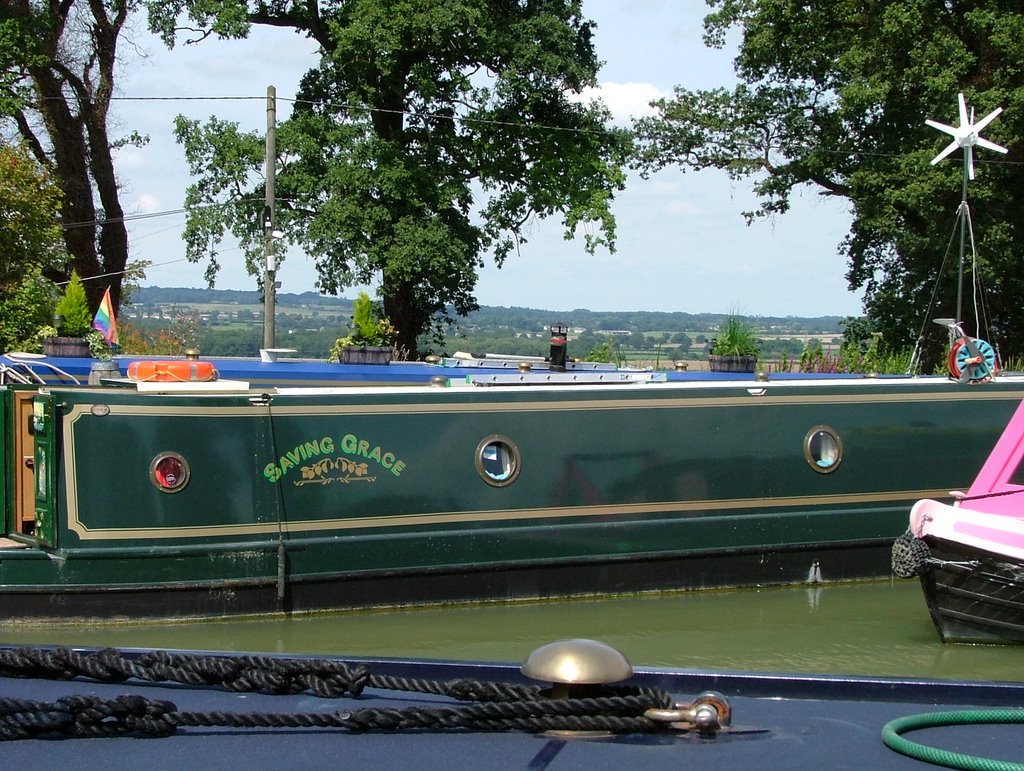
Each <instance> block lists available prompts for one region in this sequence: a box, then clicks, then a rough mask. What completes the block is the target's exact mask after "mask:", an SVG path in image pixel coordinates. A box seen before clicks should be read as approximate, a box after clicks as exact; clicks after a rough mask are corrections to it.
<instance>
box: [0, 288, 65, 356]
mask: <svg viewBox="0 0 1024 771" xmlns="http://www.w3.org/2000/svg"><path fill="white" fill-rule="evenodd" d="M58 295H59V291H58V290H57V287H56V286H55V285H54V284H53V283H51V282H50V281H47V280H46V279H45V278H43V277H42V276H41V275H39V273H38V272H36V273H34V274H29V275H27V276H25V278H24V279H23V280H22V281H21V283H20V284H18V285H17V286H15V287H14V289H13V290H12V291H9V292H6V293H5V294H4V295H3V297H2V299H0V352H4V351H28V352H30V353H36V352H38V351H40V350H41V349H42V340H43V337H44V336H41V335H40V332H41V331H42V330H43V328H44V327H47V325H49V324H50V323H51V320H52V318H53V306H54V305H55V304H56V302H57V297H58ZM48 329H51V330H52V332H51V333H50V334H49V335H46V336H49V337H52V336H53V335H55V334H57V331H56V330H53V329H52V327H48Z"/></svg>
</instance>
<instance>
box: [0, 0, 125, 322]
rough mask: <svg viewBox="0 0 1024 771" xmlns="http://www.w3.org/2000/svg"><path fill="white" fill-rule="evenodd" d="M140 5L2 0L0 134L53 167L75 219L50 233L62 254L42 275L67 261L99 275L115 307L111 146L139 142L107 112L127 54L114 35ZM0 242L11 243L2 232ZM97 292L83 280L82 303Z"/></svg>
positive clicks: (116, 215)
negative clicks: (117, 128) (120, 133)
mask: <svg viewBox="0 0 1024 771" xmlns="http://www.w3.org/2000/svg"><path fill="white" fill-rule="evenodd" d="M140 5H141V0H117V2H92V1H91V0H90V1H89V2H86V0H65V1H64V2H60V3H48V2H18V3H5V4H3V6H0V123H2V124H3V128H4V136H7V137H11V136H18V137H19V138H20V140H21V141H22V142H23V143H24V146H25V147H26V148H27V151H28V152H30V153H31V155H32V157H33V159H34V161H35V162H36V163H37V164H39V165H41V166H44V167H46V168H47V169H48V171H49V173H51V174H52V175H53V178H54V180H55V183H56V186H58V187H59V188H60V189H61V190H63V191H64V193H65V194H64V196H63V199H62V200H61V201H60V204H59V216H60V219H61V220H63V222H65V223H74V227H68V228H66V229H62V230H61V231H58V237H59V238H60V239H61V240H63V243H64V247H65V249H66V251H67V254H68V260H67V261H66V262H65V261H63V260H58V261H56V262H55V263H54V264H53V265H51V266H50V268H49V269H48V271H47V275H49V276H51V277H54V278H57V277H66V276H67V272H68V270H69V269H70V268H71V267H74V268H76V269H77V270H78V273H79V275H82V276H97V275H101V274H105V275H107V276H108V277H110V278H109V281H110V289H111V299H112V301H113V304H114V307H118V305H119V302H120V295H121V289H120V288H121V280H122V278H121V276H122V273H123V271H124V270H125V268H126V264H127V259H128V233H127V230H126V226H125V220H124V211H123V209H122V206H121V203H120V199H119V195H120V190H119V180H118V178H117V175H116V174H115V171H114V161H113V153H114V149H115V148H117V147H120V146H123V145H124V144H138V143H140V142H143V141H145V140H144V138H143V137H141V136H139V135H138V134H136V133H134V132H133V133H132V134H130V135H129V136H128V137H127V138H126V139H120V138H118V137H117V136H115V135H113V134H112V133H111V132H110V130H109V126H108V123H107V118H108V113H109V110H110V105H111V97H112V95H113V94H114V93H116V91H117V89H116V87H115V74H116V72H115V69H116V65H124V64H126V62H127V60H126V58H125V52H124V51H121V50H118V43H119V42H120V38H121V34H122V32H123V31H124V29H125V25H126V24H130V20H131V19H133V18H134V12H135V11H136V9H137V8H139V7H140ZM2 198H3V196H2V195H0V199H2ZM0 206H2V204H0ZM54 208H55V209H56V207H54ZM3 220H4V217H2V216H0V222H3ZM54 221H56V220H54V219H52V218H51V221H50V224H51V225H52V224H53V222H54ZM26 232H27V231H26ZM0 243H3V244H4V245H5V246H6V245H7V244H8V243H9V242H8V241H7V239H6V238H0ZM40 256H41V257H44V258H46V257H48V256H49V255H48V254H47V253H46V252H41V253H40ZM102 292H103V287H100V286H99V285H97V284H90V285H89V286H88V287H87V288H86V293H87V295H89V297H90V300H91V302H90V307H93V308H95V307H96V306H97V305H98V304H99V300H100V295H101V294H102Z"/></svg>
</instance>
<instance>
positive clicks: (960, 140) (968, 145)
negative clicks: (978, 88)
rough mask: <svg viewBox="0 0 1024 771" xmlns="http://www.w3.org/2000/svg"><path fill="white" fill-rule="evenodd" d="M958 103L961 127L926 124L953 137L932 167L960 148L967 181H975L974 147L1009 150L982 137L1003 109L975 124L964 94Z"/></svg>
mask: <svg viewBox="0 0 1024 771" xmlns="http://www.w3.org/2000/svg"><path fill="white" fill-rule="evenodd" d="M957 102H958V105H959V107H960V125H959V126H947V125H946V124H945V123H939V122H938V121H935V120H931V119H926V120H925V123H927V124H928V125H929V126H931V127H932V128H934V129H938V130H939V131H942V132H944V133H946V134H949V135H951V136H952V137H953V141H952V142H950V143H949V144H948V145H946V147H945V149H943V151H942V152H941V153H939V154H938V155H936V156H935V157H934V158H932V166H934V165H935V164H936V163H938V162H939V161H941V160H942V159H943V158H946V157H948V156H950V155H952V154H953V152H954V151H955V150H956V149H957V148H958V147H962V148H963V149H964V170H965V173H966V175H967V179H974V146H975V145H980V146H981V147H984V148H985V149H986V150H995V151H996V152H997V153H1004V154H1005V153H1006V152H1008V150H1007V149H1006V148H1005V147H1003V146H1002V145H997V144H996V143H995V142H990V141H989V140H987V139H985V138H984V137H982V136H980V135H981V132H982V130H983V129H984V128H985V127H986V126H988V124H989V123H991V122H992V121H994V120H995V119H996V117H998V115H999V113H1001V112H1002V111H1003V108H1002V107H997V108H996V109H994V110H993V111H992V112H990V113H989V114H988V115H986V116H985V117H984V118H982V119H981V120H980V121H978V122H977V123H975V122H974V109H973V108H972V109H971V114H970V116H968V115H967V101H966V100H965V99H964V95H963V93H962V92H961V93H959V94H957ZM966 191H967V181H966V179H965V180H964V197H965V198H966V196H967V193H966Z"/></svg>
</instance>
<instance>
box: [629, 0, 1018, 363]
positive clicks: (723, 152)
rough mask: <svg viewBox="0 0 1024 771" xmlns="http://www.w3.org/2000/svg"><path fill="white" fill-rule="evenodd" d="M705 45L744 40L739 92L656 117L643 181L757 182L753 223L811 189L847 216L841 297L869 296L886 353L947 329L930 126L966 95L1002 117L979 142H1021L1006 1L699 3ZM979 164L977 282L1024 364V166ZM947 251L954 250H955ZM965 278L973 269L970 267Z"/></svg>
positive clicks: (986, 160) (946, 186)
mask: <svg viewBox="0 0 1024 771" xmlns="http://www.w3.org/2000/svg"><path fill="white" fill-rule="evenodd" d="M709 5H710V6H711V7H712V8H713V9H714V11H713V13H711V14H710V15H709V16H708V17H707V18H706V19H705V33H706V34H705V41H706V42H707V43H708V44H709V45H712V46H721V45H722V44H723V42H724V40H725V36H726V34H727V32H728V31H729V30H730V29H732V28H734V27H735V28H739V29H740V30H741V31H742V35H743V37H742V42H741V45H740V50H739V55H738V57H737V58H736V73H737V75H738V77H739V79H740V81H741V82H740V83H739V85H737V86H736V87H735V88H733V90H732V91H727V90H725V89H713V90H698V91H689V90H686V89H684V88H681V87H680V88H677V89H676V93H675V97H674V98H673V99H666V100H662V101H661V102H659V103H658V105H657V109H658V114H657V115H656V116H654V117H653V118H650V119H646V120H642V121H640V122H639V123H638V125H637V130H638V132H639V134H640V135H641V138H642V141H643V143H644V148H643V151H642V157H641V161H640V166H641V167H642V168H643V169H644V170H645V171H646V172H652V171H656V170H657V169H660V168H663V167H665V166H667V165H670V164H673V165H674V164H679V165H681V166H682V167H683V168H684V169H693V170H697V169H705V168H717V169H725V170H727V171H728V172H729V173H730V174H731V175H732V176H733V177H734V178H753V180H754V185H753V188H754V191H755V192H756V193H757V194H758V195H759V197H760V206H759V207H758V208H757V210H755V211H753V212H747V213H746V216H747V218H748V220H749V219H752V218H755V217H765V216H769V217H770V216H773V215H776V214H782V213H784V212H786V211H787V209H788V208H789V200H790V195H791V193H792V191H793V190H794V189H795V188H798V187H801V186H810V187H812V188H815V189H817V190H818V191H819V192H821V193H822V194H823V195H828V196H838V197H841V198H843V199H846V200H847V201H849V204H850V207H851V212H852V215H853V224H852V226H851V229H850V232H849V234H848V235H847V236H846V238H845V240H844V241H843V243H842V244H841V245H840V247H839V248H840V250H841V251H842V252H843V253H845V256H846V257H847V259H848V265H849V269H848V272H847V276H846V277H847V280H848V282H849V285H850V288H851V289H854V290H858V289H863V290H864V292H865V295H864V296H865V300H864V308H865V311H866V312H867V314H868V316H869V317H870V319H871V320H872V322H873V323H874V324H875V325H876V326H877V328H878V330H880V331H881V332H882V333H883V339H884V341H885V342H886V343H887V344H888V345H889V346H891V347H893V348H899V347H910V346H912V345H913V343H914V340H915V338H916V336H917V335H918V333H919V332H920V331H922V330H923V331H924V332H926V333H929V334H931V333H932V332H933V330H934V334H935V337H934V338H932V346H931V356H932V358H935V357H936V356H937V355H938V353H939V347H940V346H939V340H940V339H941V336H942V334H943V333H942V332H941V331H940V330H939V329H938V328H937V327H934V325H931V324H928V323H926V320H925V319H924V314H925V313H926V312H927V311H928V310H929V298H930V296H931V293H932V291H933V290H934V289H935V288H936V287H938V290H939V298H940V303H939V305H938V306H937V307H936V308H935V309H933V310H932V313H931V315H933V316H953V315H955V294H956V272H957V269H958V265H957V263H958V260H957V259H956V255H955V254H953V255H952V258H951V259H949V260H947V261H945V262H944V261H943V254H944V253H948V252H947V246H948V245H949V243H950V236H951V233H952V232H953V229H954V227H955V225H956V212H957V208H958V205H959V202H960V192H961V179H962V162H961V158H960V156H959V154H956V155H954V156H953V158H952V159H950V160H949V161H947V162H944V163H941V164H939V165H937V166H935V167H931V166H930V165H929V161H930V160H931V158H932V157H934V156H935V155H936V154H937V153H938V152H939V150H941V149H942V148H943V147H944V146H945V145H946V144H947V142H948V140H949V137H948V136H945V135H942V134H939V133H938V132H936V131H934V130H933V129H931V128H929V127H927V126H926V125H925V123H924V121H925V119H926V118H934V119H936V120H939V121H941V122H944V123H954V124H955V123H957V120H956V95H957V93H958V92H959V91H963V92H964V93H965V94H966V96H967V100H968V102H969V103H970V104H971V105H972V106H973V107H975V108H976V110H977V115H978V116H979V117H980V116H982V115H985V114H987V112H988V111H990V110H991V109H993V108H995V107H996V106H997V105H1003V106H1004V107H1005V108H1006V112H1005V113H1004V114H1003V116H1001V117H1000V119H999V120H998V121H996V122H995V123H993V124H991V125H990V126H989V127H988V128H987V129H986V137H987V138H989V139H992V140H993V141H995V142H998V143H999V144H1002V145H1004V146H1008V147H1010V148H1011V159H1012V153H1013V152H1014V148H1016V147H1019V146H1020V140H1021V137H1022V134H1024V110H1022V109H1021V108H1022V107H1024V81H1022V80H1021V78H1020V62H1021V60H1022V58H1024V10H1022V8H1021V5H1020V3H1017V2H1009V0H977V1H976V2H970V3H963V2H944V3H938V2H936V3H930V2H929V3H922V2H918V1H917V0H893V1H892V2H887V3H875V2H868V3H865V2H863V1H862V0H856V1H855V0H825V1H824V2H816V3H791V2H789V0H709ZM984 153H985V151H984V150H981V151H979V154H978V156H977V158H976V162H977V164H978V168H979V173H978V176H977V179H975V180H974V181H973V182H971V184H970V198H971V201H972V203H974V204H975V207H976V208H973V209H972V211H973V214H974V225H975V228H974V229H975V238H976V241H977V249H978V255H979V261H978V267H977V272H976V274H975V275H973V276H971V275H969V280H970V279H977V280H979V281H980V283H981V284H982V285H984V287H985V288H986V289H987V290H988V292H987V297H988V299H989V302H990V306H989V311H990V319H989V320H990V322H991V323H992V326H993V327H994V328H997V329H998V330H999V342H1001V343H1003V344H1004V346H1006V347H1007V348H1009V349H1011V350H1013V351H1016V352H1020V351H1022V350H1024V318H1022V316H1024V308H1022V306H1021V303H1020V299H1019V298H1020V297H1021V293H1022V290H1024V262H1022V261H1021V259H1020V254H1021V252H1022V250H1024V223H1022V222H1021V221H1020V217H1019V212H1020V211H1021V207H1022V205H1024V166H1022V165H1020V164H1018V163H1001V162H999V161H1001V160H1002V159H1001V158H998V157H997V158H992V157H985V156H984ZM954 251H955V250H954ZM968 269H970V266H968Z"/></svg>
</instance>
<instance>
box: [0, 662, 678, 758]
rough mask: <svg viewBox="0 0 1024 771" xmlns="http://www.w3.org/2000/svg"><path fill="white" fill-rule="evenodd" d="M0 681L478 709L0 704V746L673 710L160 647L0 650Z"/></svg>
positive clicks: (626, 690)
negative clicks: (174, 686)
mask: <svg viewBox="0 0 1024 771" xmlns="http://www.w3.org/2000/svg"><path fill="white" fill-rule="evenodd" d="M0 676H6V677H33V678H48V679H61V680H70V679H73V678H75V677H88V678H91V679H93V680H100V681H103V682H115V683H116V682H123V681H125V680H128V679H130V678H135V679H138V680H143V681H146V682H168V681H169V682H178V683H186V684H188V685H193V686H195V685H204V686H211V687H219V688H223V689H225V690H228V691H259V692H263V693H270V694H297V693H303V692H310V693H313V694H316V695H317V696H323V697H327V698H339V697H342V696H345V695H349V696H352V697H358V696H359V695H360V694H361V693H362V692H363V689H364V688H366V687H372V688H378V689H385V690H401V691H413V692H418V693H431V694H436V695H443V696H448V697H450V698H453V699H456V700H459V701H473V702H478V703H476V704H469V705H459V706H451V707H447V706H442V707H433V708H426V707H410V708H406V709H380V708H367V709H355V710H346V711H340V712H331V713H264V712H253V713H231V712H180V711H178V708H177V706H176V705H175V704H174V703H173V702H169V701H163V700H157V699H148V698H144V697H142V696H119V697H117V698H114V699H100V698H97V697H92V696H68V697H65V698H62V699H58V700H57V701H56V702H38V701H30V700H23V699H6V698H5V699H0V741H2V740H14V739H28V738H34V737H38V736H43V735H54V734H56V735H58V736H61V737H65V738H68V737H86V736H122V735H144V736H151V737H161V736H169V735H171V734H173V733H174V732H175V731H176V729H177V728H178V727H179V726H202V727H214V726H216V727H231V728H339V729H345V730H348V731H401V730H440V729H460V730H466V731H531V732H536V731H548V730H570V731H606V732H610V733H642V732H656V731H665V730H667V729H668V726H667V725H666V723H664V722H661V721H654V720H651V719H649V718H647V717H644V713H645V712H646V711H647V710H649V709H667V708H669V707H671V706H672V705H673V700H672V697H671V695H670V694H669V693H668V692H667V691H663V690H660V689H650V688H635V687H611V686H604V687H602V688H601V689H600V692H599V693H598V694H597V695H595V696H593V697H591V698H579V699H546V698H544V694H543V690H542V689H541V688H539V687H537V686H522V685H517V684H513V683H494V682H486V681H478V680H472V679H457V680H450V681H433V680H422V679H416V678H398V677H390V676H381V675H374V674H372V673H371V672H370V671H369V670H368V668H367V667H365V666H363V665H357V666H352V665H349V664H346V663H344V662H340V661H329V660H323V659H275V658H269V657H262V656H233V657H217V656H199V655H193V654H171V653H167V652H165V651H154V652H150V653H145V654H142V655H141V656H139V657H138V658H135V659H129V658H126V657H125V656H122V655H121V654H120V653H119V652H118V651H116V650H113V649H110V648H107V649H104V650H101V651H97V652H95V653H89V654H83V653H78V652H76V651H73V650H70V649H67V648H58V649H53V650H37V649H30V648H20V649H8V650H0Z"/></svg>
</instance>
